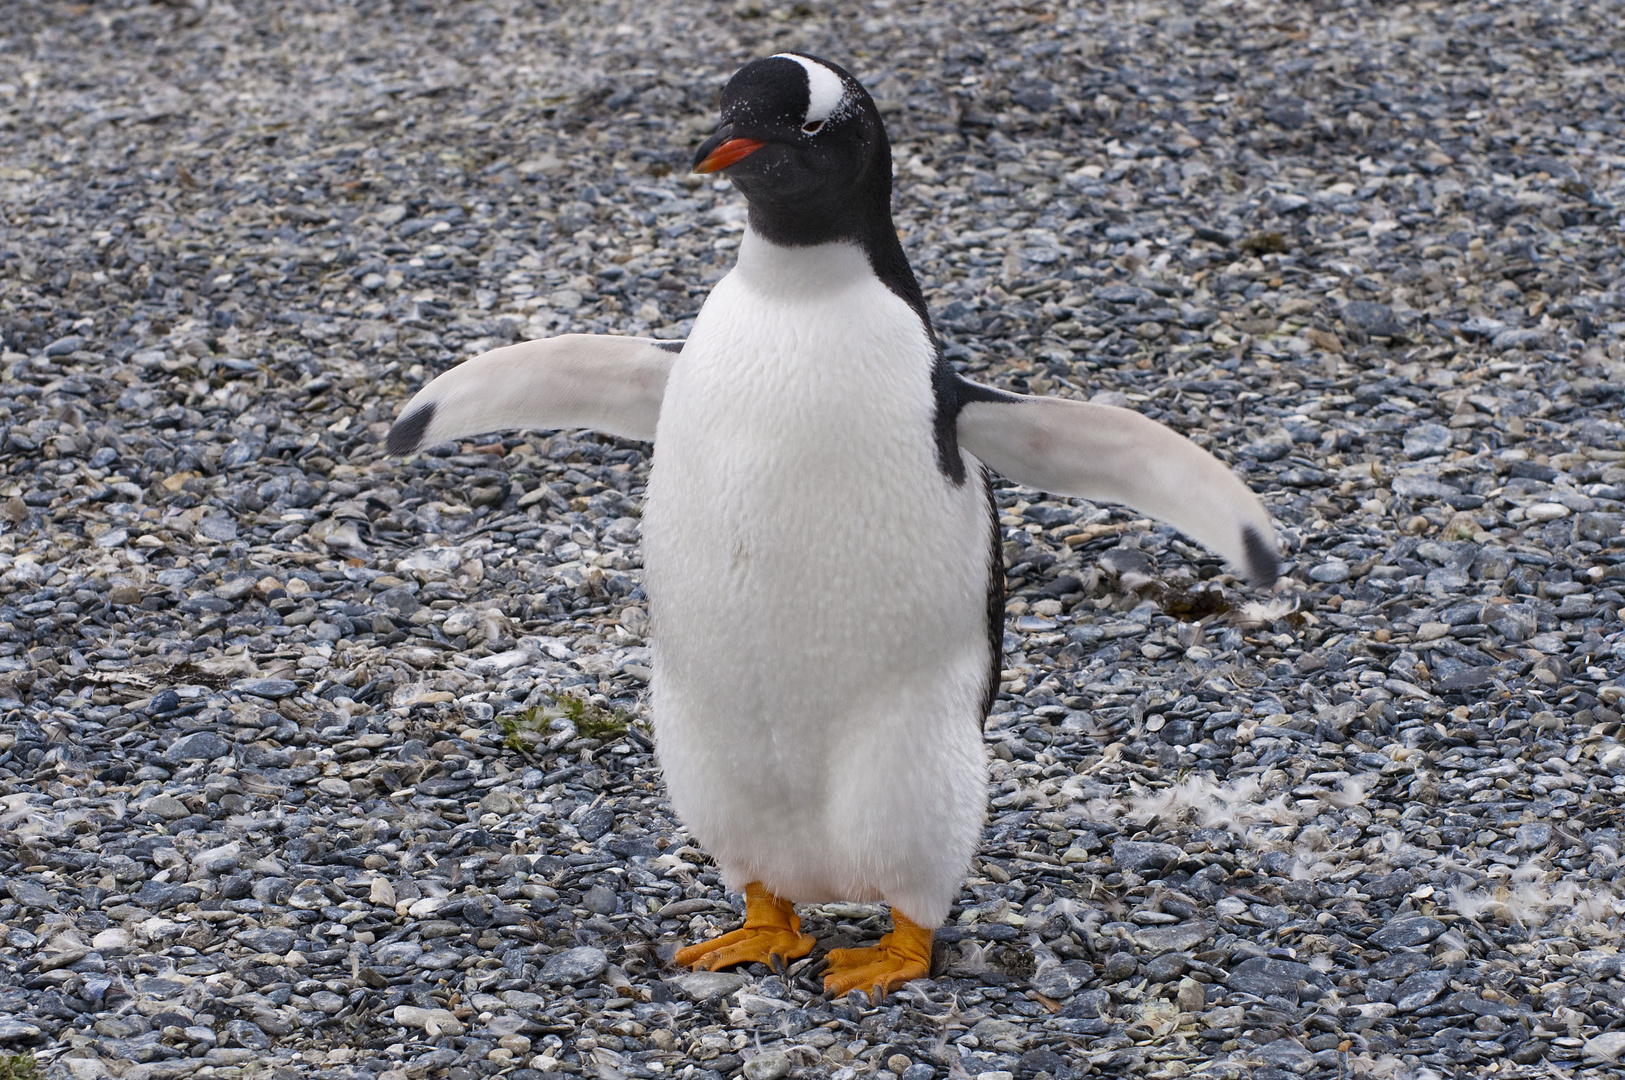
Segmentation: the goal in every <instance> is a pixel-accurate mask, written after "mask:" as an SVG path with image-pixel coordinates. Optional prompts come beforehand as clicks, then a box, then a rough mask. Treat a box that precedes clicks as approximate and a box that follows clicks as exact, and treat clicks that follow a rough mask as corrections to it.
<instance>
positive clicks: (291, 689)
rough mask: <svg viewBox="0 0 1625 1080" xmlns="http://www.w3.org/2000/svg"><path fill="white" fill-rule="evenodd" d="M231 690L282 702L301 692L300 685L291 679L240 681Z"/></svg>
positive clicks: (232, 685)
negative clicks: (283, 699)
mask: <svg viewBox="0 0 1625 1080" xmlns="http://www.w3.org/2000/svg"><path fill="white" fill-rule="evenodd" d="M231 688H232V689H233V690H235V691H237V692H238V693H239V694H251V695H253V696H254V697H262V698H271V699H272V700H280V699H281V698H285V697H291V696H292V695H294V694H297V693H298V692H299V684H298V683H295V682H293V681H292V680H291V679H238V680H237V681H236V682H234V683H232V684H231Z"/></svg>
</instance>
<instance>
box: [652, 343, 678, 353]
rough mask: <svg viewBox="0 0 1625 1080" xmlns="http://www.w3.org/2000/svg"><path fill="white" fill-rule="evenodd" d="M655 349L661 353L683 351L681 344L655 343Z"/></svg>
mask: <svg viewBox="0 0 1625 1080" xmlns="http://www.w3.org/2000/svg"><path fill="white" fill-rule="evenodd" d="M655 348H657V349H659V350H660V351H661V352H669V353H680V352H682V351H683V342H681V341H657V342H655Z"/></svg>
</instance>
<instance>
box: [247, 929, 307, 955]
mask: <svg viewBox="0 0 1625 1080" xmlns="http://www.w3.org/2000/svg"><path fill="white" fill-rule="evenodd" d="M237 941H238V942H239V943H240V944H241V945H242V946H243V948H245V949H251V950H253V951H254V952H258V953H276V954H277V955H278V956H280V955H282V954H283V953H286V952H287V951H288V950H289V949H291V948H293V942H294V936H293V931H292V930H288V929H285V928H283V927H280V926H267V927H263V928H256V929H253V930H243V931H241V932H239V933H238V934H237Z"/></svg>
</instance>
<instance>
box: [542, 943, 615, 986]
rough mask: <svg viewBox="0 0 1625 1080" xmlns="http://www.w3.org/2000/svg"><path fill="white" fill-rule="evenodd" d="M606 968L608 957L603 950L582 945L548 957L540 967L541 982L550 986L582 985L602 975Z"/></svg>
mask: <svg viewBox="0 0 1625 1080" xmlns="http://www.w3.org/2000/svg"><path fill="white" fill-rule="evenodd" d="M608 966H609V957H608V956H606V955H605V954H604V950H602V949H595V948H593V947H592V946H590V945H582V946H579V947H577V948H574V949H566V950H564V951H563V952H560V953H554V954H553V955H552V956H550V957H548V958H547V962H546V963H545V964H543V965H542V982H544V983H547V984H548V985H550V986H558V985H560V984H562V983H584V982H586V981H587V980H588V979H596V978H597V977H598V976H600V975H602V974H603V973H604V969H605V968H607V967H608Z"/></svg>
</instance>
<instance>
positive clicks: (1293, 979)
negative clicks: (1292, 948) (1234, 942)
mask: <svg viewBox="0 0 1625 1080" xmlns="http://www.w3.org/2000/svg"><path fill="white" fill-rule="evenodd" d="M1314 978H1315V971H1314V969H1313V968H1311V967H1310V966H1309V965H1308V964H1300V963H1298V962H1296V961H1294V960H1277V959H1275V958H1274V957H1267V956H1254V957H1251V958H1249V959H1247V960H1243V961H1242V962H1241V963H1239V964H1237V965H1236V966H1235V968H1234V969H1232V970H1231V972H1230V977H1229V978H1228V979H1227V980H1226V982H1225V985H1227V986H1228V987H1230V989H1232V990H1238V991H1240V992H1242V993H1244V994H1252V995H1253V996H1255V997H1261V998H1262V997H1283V998H1286V999H1288V1000H1295V999H1296V998H1297V996H1298V987H1299V986H1300V985H1301V984H1302V983H1305V982H1310V981H1313V980H1314Z"/></svg>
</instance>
